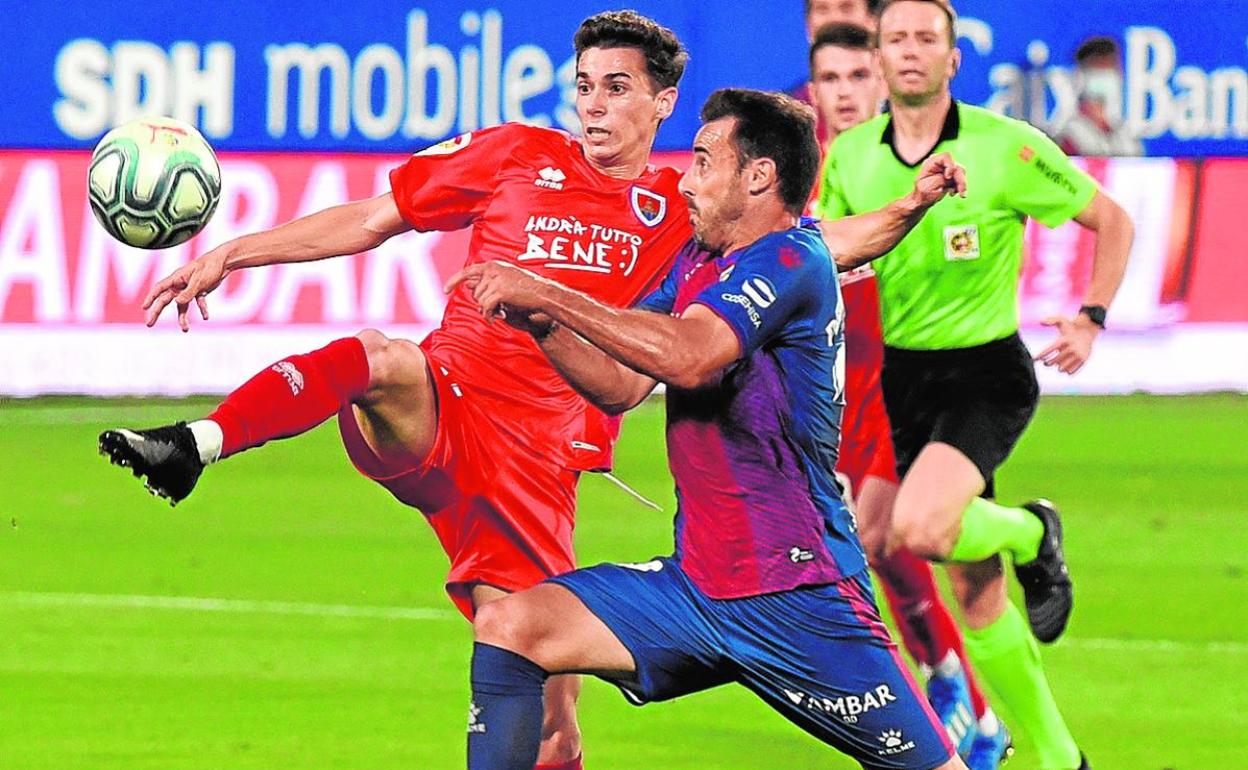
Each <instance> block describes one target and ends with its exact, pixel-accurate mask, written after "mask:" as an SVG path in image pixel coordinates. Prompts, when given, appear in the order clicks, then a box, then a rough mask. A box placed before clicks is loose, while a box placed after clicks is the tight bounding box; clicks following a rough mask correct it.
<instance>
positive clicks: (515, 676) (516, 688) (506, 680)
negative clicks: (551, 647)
mask: <svg viewBox="0 0 1248 770" xmlns="http://www.w3.org/2000/svg"><path fill="white" fill-rule="evenodd" d="M547 676H549V675H548V674H547V673H546V671H545V670H544V669H543V668H542V667H541V666H539V665H537V664H536V663H534V662H533V661H531V660H529V659H528V658H526V657H524V656H523V655H517V654H516V653H514V652H511V651H510V650H504V649H503V648H501V647H495V646H494V645H492V644H482V643H480V642H477V643H476V644H474V645H472V705H471V707H470V709H469V712H468V770H533V765H535V764H536V763H537V750H538V747H539V746H540V745H541V742H542V689H543V687H544V686H545V684H546V677H547Z"/></svg>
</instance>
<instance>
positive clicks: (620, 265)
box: [517, 214, 644, 276]
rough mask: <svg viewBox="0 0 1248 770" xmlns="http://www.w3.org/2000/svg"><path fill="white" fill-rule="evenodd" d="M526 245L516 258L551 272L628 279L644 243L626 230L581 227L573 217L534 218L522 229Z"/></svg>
mask: <svg viewBox="0 0 1248 770" xmlns="http://www.w3.org/2000/svg"><path fill="white" fill-rule="evenodd" d="M524 231H525V233H526V234H527V236H528V242H527V244H526V246H525V250H524V253H523V254H521V255H520V256H519V257H517V260H518V261H519V262H520V263H522V264H527V263H530V262H538V263H540V264H539V267H543V268H550V269H553V270H581V271H584V272H589V273H601V274H603V275H610V274H611V273H614V272H617V271H618V272H620V273H623V274H624V275H626V276H627V275H631V274H632V272H633V268H635V267H637V259H638V257H639V255H640V253H641V246H642V244H643V243H644V239H643V238H642V237H641V236H640V235H637V234H635V233H630V232H628V231H627V230H620V229H619V228H615V227H606V226H603V225H599V224H595V223H592V222H591V223H588V224H586V223H584V222H581V221H580V220H579V219H577V218H576V217H561V216H544V215H536V214H535V215H533V216H530V217H529V221H528V222H527V223H526V224H525V226H524Z"/></svg>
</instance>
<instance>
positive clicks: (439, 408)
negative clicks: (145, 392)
mask: <svg viewBox="0 0 1248 770" xmlns="http://www.w3.org/2000/svg"><path fill="white" fill-rule="evenodd" d="M575 47H576V51H577V81H576V88H577V99H576V106H577V113H578V116H579V118H580V120H581V126H582V132H583V138H581V139H574V138H572V137H569V136H568V135H566V134H564V133H562V132H559V131H554V130H549V129H543V128H536V127H530V126H522V125H518V124H508V125H503V126H498V127H495V128H487V129H482V130H480V131H474V132H472V133H471V134H464V135H463V136H460V137H457V138H456V139H453V140H450V141H447V142H443V143H441V144H438V145H435V146H433V147H430V148H428V149H426V150H424V151H422V152H420V153H417V154H416V155H415V156H413V157H412V158H411V159H409V160H408V161H407V162H406V163H405V164H404V165H402V166H400V167H399V168H397V169H395V170H394V171H393V172H392V173H391V176H390V181H391V186H392V191H391V193H388V194H386V195H382V196H379V197H376V198H373V199H369V200H364V201H357V202H354V203H349V204H346V205H343V206H336V207H333V208H330V209H326V210H324V211H321V212H319V213H316V214H312V215H310V216H308V217H304V218H302V219H299V220H296V221H294V222H291V223H288V224H285V225H282V226H280V227H276V228H274V229H272V230H268V231H265V232H262V233H257V234H254V235H248V236H244V237H242V238H239V239H236V240H234V241H230V242H228V243H226V244H224V245H222V246H220V247H218V248H216V249H214V250H212V251H211V252H209V253H207V254H204V255H203V256H201V257H199V258H198V259H196V260H194V261H192V262H191V263H189V264H187V265H185V266H184V267H182V268H180V269H178V270H177V271H175V272H174V273H173V274H171V275H170V276H168V277H167V278H165V279H163V280H161V281H160V282H158V283H157V284H156V285H155V286H154V287H153V289H152V291H151V292H150V293H149V295H148V298H147V300H146V302H145V305H144V307H146V308H148V324H149V325H151V324H154V323H155V321H156V319H157V318H158V317H159V315H160V313H161V312H162V311H163V310H164V308H165V307H167V306H168V305H170V304H173V305H175V306H176V307H177V311H178V317H179V322H180V323H181V325H182V328H183V329H184V330H185V329H188V328H189V309H190V306H191V305H192V304H196V305H197V306H198V308H199V311H200V314H201V315H202V317H203V318H204V319H205V320H207V317H208V311H207V305H206V301H205V296H206V295H207V294H208V293H210V292H212V291H213V290H215V289H216V288H217V287H218V286H219V285H220V284H221V282H222V281H223V280H224V279H225V277H226V276H227V275H228V274H229V273H230V272H233V271H235V270H240V269H243V268H251V267H259V266H262V265H273V264H283V263H297V262H306V261H311V260H317V259H326V258H330V257H336V256H342V255H348V254H355V253H359V252H362V251H367V250H370V249H373V248H375V247H377V246H378V245H380V244H381V243H382V242H384V241H385V240H387V239H388V238H390V237H393V236H394V235H397V234H399V233H402V232H405V231H407V230H410V229H417V230H456V229H460V228H464V227H472V229H473V234H472V240H471V244H470V250H469V257H468V261H469V263H476V262H484V261H489V260H493V259H503V260H511V261H515V262H517V263H518V264H522V265H524V266H525V267H527V268H528V269H530V270H533V271H535V272H537V273H539V274H542V275H550V276H554V275H558V276H560V277H561V280H562V281H564V282H565V283H567V284H568V285H569V286H571V287H572V288H575V289H578V290H583V291H585V292H586V293H588V294H590V295H592V296H594V297H595V298H596V299H598V300H599V301H602V302H604V303H607V304H610V305H615V306H627V305H631V304H632V303H633V302H635V301H636V300H637V299H638V298H639V297H641V296H643V294H644V293H645V292H646V291H647V290H649V289H650V288H652V287H653V286H654V284H656V283H657V282H658V280H659V279H660V278H662V276H663V275H664V274H665V273H666V271H667V268H668V267H669V266H670V264H671V262H672V259H673V258H674V255H675V254H676V252H677V251H678V249H679V248H680V247H681V246H682V245H683V244H684V243H685V242H686V241H687V240H688V239H689V236H690V232H691V231H690V226H689V222H688V215H687V210H686V208H685V203H684V200H683V198H682V197H681V196H680V194H679V192H678V191H677V183H678V181H679V173H678V172H676V171H675V170H673V169H666V168H665V169H656V168H654V167H653V166H650V165H648V163H647V161H648V158H649V154H650V149H651V147H652V145H653V143H654V138H655V134H656V132H657V131H658V127H659V125H660V123H661V122H662V121H663V120H664V119H665V118H667V117H668V116H669V115H671V113H672V109H673V107H674V105H675V102H676V97H677V90H676V86H677V83H678V82H679V80H680V76H681V73H682V72H683V69H684V64H685V61H686V58H687V57H686V54H685V51H684V50H683V48H682V47H681V45H680V43H679V41H678V40H677V39H676V37H675V36H674V35H673V34H672V33H671V32H670V31H669V30H667V29H664V28H662V27H660V26H659V25H657V24H656V23H654V22H653V21H651V20H650V19H647V18H645V17H642V16H639V15H637V14H635V13H633V12H629V11H624V12H610V13H603V14H599V15H597V16H594V17H591V18H590V19H588V20H586V21H585V22H584V23H583V24H582V25H581V28H580V29H579V30H578V31H577V33H576V37H575ZM952 173H953V172H952V167H951V166H950V165H948V164H946V163H944V162H942V161H939V160H938V161H937V162H936V163H934V164H932V165H931V166H929V167H927V168H926V169H925V172H924V173H923V174H920V177H923V178H930V179H932V180H935V182H943V180H945V179H946V178H947V176H948V175H951V174H952ZM908 200H909V198H908V197H907V201H908ZM925 208H926V207H919V208H916V207H915V206H914V205H913V203H911V202H900V203H897V204H894V205H890V206H888V207H885V208H884V209H883V210H881V211H880V212H877V213H876V214H872V215H867V216H865V217H861V218H856V219H847V220H842V221H841V222H839V223H837V225H838V228H837V230H836V231H835V232H831V233H828V234H825V237H827V238H829V240H830V242H831V243H833V244H834V245H835V246H836V248H838V250H839V251H841V252H843V253H845V254H848V255H855V256H857V257H860V258H869V257H872V256H877V255H878V254H881V253H883V252H884V251H887V250H888V249H890V248H892V246H893V245H895V244H896V243H897V241H898V240H900V238H901V237H902V235H904V233H905V232H906V231H907V230H908V229H909V228H910V227H911V226H913V224H914V222H915V221H917V218H918V217H919V216H921V214H922V210H924V209H925ZM335 415H337V416H338V424H339V427H340V430H341V433H342V437H343V442H344V444H345V446H346V448H347V452H348V454H349V455H350V457H351V460H352V462H353V463H354V464H355V465H356V467H357V468H358V469H359V470H360V472H361V473H363V474H364V475H366V476H368V477H369V478H372V479H374V480H376V481H377V482H379V483H380V484H382V485H383V486H385V487H386V488H387V489H388V490H389V491H390V492H391V493H392V494H394V496H395V497H396V498H398V499H399V500H400V501H402V502H404V503H406V504H408V505H411V506H414V507H416V508H419V509H420V510H421V511H423V512H424V513H425V514H426V517H427V519H428V521H429V523H430V524H431V526H432V527H433V529H434V531H435V533H436V534H437V536H438V539H439V541H440V542H441V544H442V546H443V548H444V549H445V550H446V552H447V555H448V556H449V557H450V561H451V565H450V573H449V575H448V577H447V583H446V589H447V592H448V594H449V595H450V596H451V598H452V600H453V601H454V602H455V604H456V605H457V606H458V607H459V609H460V610H461V611H462V612H463V613H464V614H465V615H466V616H467V617H469V618H471V617H472V616H473V614H474V612H475V611H476V610H477V609H478V608H479V607H481V606H482V605H483V604H485V603H487V602H489V601H492V600H495V599H498V598H499V597H501V596H504V595H505V594H506V593H508V592H510V591H516V590H520V589H523V588H527V587H529V586H531V585H534V584H536V583H538V582H540V581H541V580H543V579H545V578H547V577H550V576H552V575H557V574H560V573H563V572H567V571H568V570H570V569H572V568H573V567H574V566H575V561H574V554H573V548H572V530H573V520H574V514H575V510H576V481H577V479H578V478H579V475H580V473H581V472H583V471H587V470H596V469H605V468H607V467H609V465H610V457H611V449H612V446H613V443H614V440H615V436H616V432H617V429H618V421H616V420H614V419H612V418H608V417H607V416H606V415H604V414H603V413H602V412H601V411H599V410H598V409H596V408H594V407H593V406H591V405H590V404H589V403H587V402H586V401H585V400H584V399H583V398H582V397H581V396H580V395H578V394H577V393H576V392H575V391H574V390H573V389H572V388H571V387H569V386H568V385H567V383H566V382H565V381H564V379H563V378H562V377H560V376H559V374H558V373H557V372H556V371H555V370H554V369H553V368H552V367H551V366H550V363H549V362H548V361H547V359H546V357H545V356H544V355H543V354H542V352H541V351H540V350H539V349H538V347H537V346H536V345H535V344H534V342H533V340H532V339H531V338H530V337H529V335H527V334H523V333H521V332H518V331H516V330H514V329H511V328H509V327H507V326H506V325H505V324H487V323H486V322H485V321H484V320H483V319H482V318H481V316H480V314H479V313H478V312H477V309H476V305H475V303H474V302H473V301H472V299H471V297H469V296H468V294H467V293H465V292H458V293H456V294H453V295H452V296H451V297H450V298H449V300H448V304H447V308H446V311H445V315H444V316H443V320H442V325H441V327H440V328H438V329H437V330H435V331H434V332H432V333H431V334H430V335H429V336H428V337H426V338H425V340H424V341H423V342H421V343H420V344H419V345H417V344H415V343H412V342H409V341H407V340H394V339H389V338H387V337H386V336H385V335H383V334H382V333H381V332H378V331H375V330H365V331H363V332H360V333H359V334H358V335H356V336H354V337H348V338H345V339H341V340H337V341H335V342H332V343H330V344H329V345H328V346H326V347H325V348H322V349H320V350H317V351H313V352H311V353H307V354H303V355H296V356H290V357H288V358H286V359H283V360H281V361H279V362H277V363H276V364H274V365H273V366H271V367H269V368H267V369H265V370H264V371H262V372H260V373H259V374H257V375H256V376H255V377H253V378H252V379H251V380H249V381H248V382H247V383H245V384H244V385H243V386H242V387H240V388H239V389H238V390H236V391H234V392H233V393H231V394H230V395H229V396H227V397H226V399H225V401H224V402H223V403H222V404H221V405H220V406H219V407H218V408H217V409H216V410H215V411H214V412H212V413H211V414H210V415H208V416H207V418H206V419H203V420H198V421H195V422H192V423H190V424H189V425H187V424H182V423H179V424H177V425H172V426H166V427H161V428H156V429H152V430H142V431H133V430H125V429H119V430H112V431H106V432H105V433H103V434H102V435H101V436H100V449H101V451H102V452H104V453H105V454H106V455H107V456H109V457H110V459H111V460H112V461H113V462H114V463H117V464H120V465H124V466H128V467H130V468H131V469H132V470H133V471H134V473H135V475H136V476H145V477H146V483H147V485H148V487H149V489H151V490H152V491H153V492H154V493H156V494H159V495H161V496H164V497H167V498H168V499H170V500H171V501H172V502H177V501H179V500H181V499H183V498H185V497H186V496H187V495H188V494H190V492H191V490H192V489H193V488H194V486H195V484H196V482H197V480H198V479H199V476H200V473H201V472H202V470H203V469H204V467H205V466H206V465H209V464H212V463H215V462H217V461H219V460H221V459H224V458H226V457H230V456H232V455H234V454H237V453H239V452H241V451H244V450H246V449H250V448H253V447H257V446H260V445H262V444H264V443H265V442H267V441H270V440H272V439H277V438H285V437H290V436H294V435H298V434H301V433H304V432H307V431H309V430H311V429H312V428H314V427H316V426H317V425H319V424H321V423H322V422H324V421H325V420H327V419H329V418H330V417H333V416H335ZM577 692H578V684H577V682H576V680H575V679H574V678H558V677H557V678H555V679H552V680H551V682H550V683H549V685H548V686H547V688H546V698H547V700H546V708H545V715H546V724H545V727H544V728H543V742H542V749H541V753H540V755H539V761H540V762H541V763H542V765H543V766H546V767H566V768H578V767H580V766H581V759H580V731H579V728H578V727H577V723H576V716H575V701H576V695H577Z"/></svg>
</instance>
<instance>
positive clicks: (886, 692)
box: [784, 684, 913, 748]
mask: <svg viewBox="0 0 1248 770" xmlns="http://www.w3.org/2000/svg"><path fill="white" fill-rule="evenodd" d="M784 695H785V697H786V698H788V699H789V701H790V702H792V703H793V705H795V706H802V707H804V708H807V709H810V710H811V711H819V712H821V713H824V714H828V715H830V716H834V717H837V718H838V719H840V720H841V721H842V722H844V723H845V724H848V725H852V724H856V723H857V722H858V718H859V717H860V716H862V715H863V714H865V713H867V712H868V711H874V710H876V709H881V708H886V707H887V706H888V704H890V703H893V702H894V701H896V700H897V696H896V695H894V694H893V691H892V689H891V688H890V687H889V686H888V685H886V684H882V685H878V686H877V687H876V688H875V689H874V690H868V691H867V692H864V693H863V694H862V695H842V696H841V697H839V698H817V697H815V696H814V695H807V694H806V693H804V692H801V691H800V690H790V689H788V688H787V687H786V688H784ZM911 748H913V747H911Z"/></svg>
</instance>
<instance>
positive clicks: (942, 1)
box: [876, 0, 958, 48]
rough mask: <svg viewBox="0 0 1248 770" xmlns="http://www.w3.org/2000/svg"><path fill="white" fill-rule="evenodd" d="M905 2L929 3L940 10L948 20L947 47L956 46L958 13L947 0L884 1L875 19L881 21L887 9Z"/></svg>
mask: <svg viewBox="0 0 1248 770" xmlns="http://www.w3.org/2000/svg"><path fill="white" fill-rule="evenodd" d="M907 2H911V3H931V4H932V5H934V6H936V7H937V8H939V9H940V10H942V11H944V12H945V18H946V19H948V20H949V47H951V48H952V47H954V46H956V45H957V44H958V33H957V31H956V29H955V27H956V26H957V24H958V12H957V11H955V10H953V3H951V2H949V0H884V2H883V3H881V4H880V12H879V13H877V14H876V18H878V19H883V18H884V12H885V11H887V10H888V9H889V8H891V7H893V6H894V5H896V4H897V3H907Z"/></svg>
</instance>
